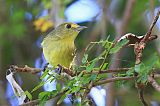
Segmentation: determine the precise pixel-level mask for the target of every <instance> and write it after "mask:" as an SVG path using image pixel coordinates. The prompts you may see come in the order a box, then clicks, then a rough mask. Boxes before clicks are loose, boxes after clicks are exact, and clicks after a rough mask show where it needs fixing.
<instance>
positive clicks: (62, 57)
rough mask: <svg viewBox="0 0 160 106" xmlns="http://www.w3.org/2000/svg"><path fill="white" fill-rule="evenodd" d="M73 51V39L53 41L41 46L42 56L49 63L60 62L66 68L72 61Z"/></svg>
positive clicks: (54, 64)
mask: <svg viewBox="0 0 160 106" xmlns="http://www.w3.org/2000/svg"><path fill="white" fill-rule="evenodd" d="M74 51H75V46H74V41H72V42H71V41H66V40H65V41H63V40H62V41H54V42H51V43H50V45H47V46H44V47H43V53H44V56H45V58H46V60H47V61H48V62H49V63H50V64H51V65H53V66H57V65H58V64H61V65H62V66H65V67H68V68H69V66H70V64H71V62H72V61H73V58H74Z"/></svg>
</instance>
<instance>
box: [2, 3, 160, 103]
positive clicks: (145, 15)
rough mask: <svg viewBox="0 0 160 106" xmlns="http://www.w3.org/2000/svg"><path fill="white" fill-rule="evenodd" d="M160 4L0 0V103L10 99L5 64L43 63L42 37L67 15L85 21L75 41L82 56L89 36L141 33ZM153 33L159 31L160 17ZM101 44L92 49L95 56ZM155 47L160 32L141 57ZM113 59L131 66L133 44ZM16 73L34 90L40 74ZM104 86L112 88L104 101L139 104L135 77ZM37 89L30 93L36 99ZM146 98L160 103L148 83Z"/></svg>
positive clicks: (114, 65) (158, 50)
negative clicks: (133, 80) (83, 27)
mask: <svg viewBox="0 0 160 106" xmlns="http://www.w3.org/2000/svg"><path fill="white" fill-rule="evenodd" d="M158 9H160V0H0V94H1V95H0V105H1V106H3V105H11V104H12V105H14V103H12V102H13V101H12V102H11V100H10V99H9V98H12V99H13V98H14V95H13V94H9V92H11V91H12V90H11V89H10V88H8V87H9V85H8V82H7V80H6V78H5V75H6V74H5V73H6V70H7V69H8V68H9V66H10V65H12V64H15V65H18V66H24V65H28V66H31V67H41V65H42V64H43V63H42V62H43V61H42V60H43V59H42V49H41V47H40V43H41V40H42V38H43V37H44V36H45V35H46V34H47V33H48V32H49V31H50V30H51V29H53V28H54V27H56V26H57V25H59V24H60V23H62V22H66V21H71V22H75V23H78V24H81V25H85V26H87V27H88V29H86V30H84V31H83V32H82V33H80V35H79V36H78V37H77V39H76V42H75V43H76V46H77V54H78V62H80V60H81V58H82V56H83V53H84V49H85V47H86V45H87V44H88V43H89V42H91V41H99V40H100V39H106V38H107V37H108V36H110V40H114V39H117V38H120V37H121V36H122V35H124V34H126V33H133V34H135V35H144V34H145V33H146V32H147V30H148V28H149V25H150V24H151V21H152V20H153V17H154V15H155V14H156V12H157V10H158ZM152 33H153V34H157V35H160V19H159V20H158V22H157V24H156V26H155V28H154V31H153V32H152ZM100 50H101V48H98V49H96V50H95V51H94V53H92V55H93V57H95V56H96V55H97V54H98V53H99V51H100ZM155 52H156V53H158V55H160V38H158V39H157V40H155V41H154V42H151V43H149V44H148V45H147V47H146V48H145V50H144V54H143V60H144V61H145V60H147V58H148V57H149V56H151V55H152V54H154V53H155ZM111 61H112V65H111V68H117V67H132V66H134V63H135V56H134V52H133V48H127V49H124V50H123V51H121V52H120V53H118V54H116V55H115V56H113V58H112V59H111ZM16 77H17V79H19V80H20V81H19V82H20V83H21V85H22V88H23V89H24V90H29V91H30V90H32V89H33V87H34V86H35V85H37V84H38V82H39V78H38V76H36V75H31V74H27V73H18V74H16ZM159 81H160V80H159ZM103 87H104V89H106V90H107V89H111V88H114V89H111V90H107V91H106V96H105V97H106V98H107V99H104V100H105V105H107V104H108V103H107V101H108V100H111V101H110V102H113V103H111V104H112V105H116V106H141V103H140V101H139V99H138V94H137V91H136V89H135V88H134V83H132V82H127V83H122V82H119V83H116V84H114V85H112V84H111V85H105V86H103ZM113 90H114V92H113ZM37 95H38V93H37V94H36V93H35V94H34V95H33V97H34V99H36V98H37ZM4 97H5V98H4ZM145 98H146V100H147V101H148V102H149V103H151V104H152V105H153V106H158V104H160V94H159V93H157V91H155V90H154V88H152V87H151V86H150V85H148V86H147V88H146V89H145ZM155 104H157V105H155ZM97 105H98V104H97ZM98 106H101V105H98ZM108 106H109V104H108Z"/></svg>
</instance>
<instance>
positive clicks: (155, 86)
mask: <svg viewBox="0 0 160 106" xmlns="http://www.w3.org/2000/svg"><path fill="white" fill-rule="evenodd" d="M155 76H156V75H154V77H155ZM148 81H149V82H150V84H151V85H152V86H153V87H154V88H155V89H156V90H157V91H158V92H160V85H159V84H158V83H157V82H156V80H155V79H154V78H153V77H152V76H148Z"/></svg>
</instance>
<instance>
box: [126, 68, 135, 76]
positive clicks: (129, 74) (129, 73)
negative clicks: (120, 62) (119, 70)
mask: <svg viewBox="0 0 160 106" xmlns="http://www.w3.org/2000/svg"><path fill="white" fill-rule="evenodd" d="M133 74H134V68H131V69H130V70H128V71H127V72H126V75H127V76H132V75H133Z"/></svg>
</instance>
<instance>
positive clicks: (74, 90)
mask: <svg viewBox="0 0 160 106" xmlns="http://www.w3.org/2000/svg"><path fill="white" fill-rule="evenodd" d="M79 90H80V87H79V86H76V87H73V88H72V92H71V93H75V92H78V91H79Z"/></svg>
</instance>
